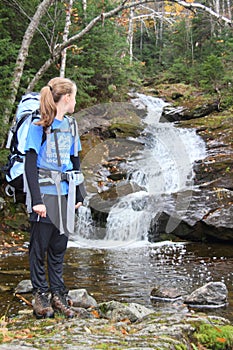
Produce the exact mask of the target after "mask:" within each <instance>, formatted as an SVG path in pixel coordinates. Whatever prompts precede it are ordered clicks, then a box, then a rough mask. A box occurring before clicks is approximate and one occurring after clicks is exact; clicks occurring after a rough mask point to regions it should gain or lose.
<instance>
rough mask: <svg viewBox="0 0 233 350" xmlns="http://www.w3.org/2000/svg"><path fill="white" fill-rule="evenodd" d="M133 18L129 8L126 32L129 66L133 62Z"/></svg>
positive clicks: (132, 12) (131, 10) (132, 11)
mask: <svg viewBox="0 0 233 350" xmlns="http://www.w3.org/2000/svg"><path fill="white" fill-rule="evenodd" d="M133 17H134V10H133V9H132V8H131V9H130V15H129V31H128V42H129V61H130V64H132V62H133Z"/></svg>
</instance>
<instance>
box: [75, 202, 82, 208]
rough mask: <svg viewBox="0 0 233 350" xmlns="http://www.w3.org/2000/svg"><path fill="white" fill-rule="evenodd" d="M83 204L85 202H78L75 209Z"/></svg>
mask: <svg viewBox="0 0 233 350" xmlns="http://www.w3.org/2000/svg"><path fill="white" fill-rule="evenodd" d="M82 205H83V202H78V203H77V204H76V205H75V209H78V208H80V207H81V206H82Z"/></svg>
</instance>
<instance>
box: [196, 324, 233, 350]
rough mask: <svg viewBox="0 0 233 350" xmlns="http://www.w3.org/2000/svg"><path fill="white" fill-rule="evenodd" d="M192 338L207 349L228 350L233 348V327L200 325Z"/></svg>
mask: <svg viewBox="0 0 233 350" xmlns="http://www.w3.org/2000/svg"><path fill="white" fill-rule="evenodd" d="M194 338H195V340H197V342H198V343H199V344H202V345H203V346H205V347H206V348H207V349H215V350H230V349H232V348H233V326H230V325H225V326H218V327H215V326H214V325H212V324H201V325H200V326H199V327H198V328H197V330H196V332H195V333H194Z"/></svg>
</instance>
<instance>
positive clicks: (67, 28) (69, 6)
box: [60, 0, 74, 78]
mask: <svg viewBox="0 0 233 350" xmlns="http://www.w3.org/2000/svg"><path fill="white" fill-rule="evenodd" d="M73 2H74V1H73V0H69V4H67V8H66V23H65V28H64V34H63V41H67V40H68V36H69V31H70V25H71V11H72V8H73ZM66 57H67V48H65V49H64V50H63V51H62V53H61V68H60V77H62V78H64V77H65V70H66Z"/></svg>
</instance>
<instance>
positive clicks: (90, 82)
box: [67, 20, 140, 107]
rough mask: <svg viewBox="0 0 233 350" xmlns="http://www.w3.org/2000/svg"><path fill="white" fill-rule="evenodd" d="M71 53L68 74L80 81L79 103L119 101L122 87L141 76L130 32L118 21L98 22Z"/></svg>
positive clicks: (69, 52) (85, 104)
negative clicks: (131, 49) (133, 60)
mask: <svg viewBox="0 0 233 350" xmlns="http://www.w3.org/2000/svg"><path fill="white" fill-rule="evenodd" d="M68 54H69V56H68V61H67V63H68V65H67V75H68V76H69V77H71V78H72V79H73V80H75V81H76V82H77V84H78V101H77V107H79V106H82V107H86V106H87V105H88V104H90V103H96V102H97V101H99V102H101V101H108V100H109V99H115V100H118V101H119V100H121V98H122V97H121V95H122V89H125V90H127V89H129V86H130V84H131V83H132V82H133V81H137V80H138V73H137V72H138V71H139V72H140V65H138V64H134V65H132V66H130V64H129V58H128V55H127V42H126V36H125V34H124V32H123V30H122V29H121V28H119V27H116V25H115V23H114V21H111V20H110V21H106V22H105V23H104V25H103V24H102V23H100V24H99V25H97V26H95V27H94V28H93V29H92V31H91V32H90V33H88V35H87V36H84V37H83V38H82V39H81V40H80V42H79V45H78V47H77V48H76V50H69V51H68Z"/></svg>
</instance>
